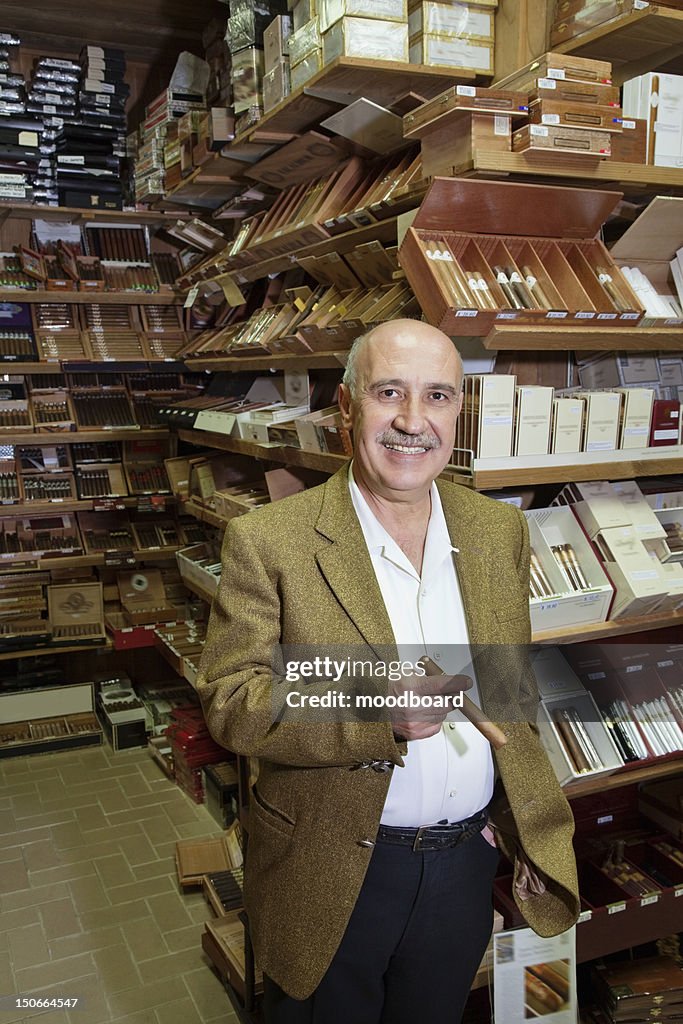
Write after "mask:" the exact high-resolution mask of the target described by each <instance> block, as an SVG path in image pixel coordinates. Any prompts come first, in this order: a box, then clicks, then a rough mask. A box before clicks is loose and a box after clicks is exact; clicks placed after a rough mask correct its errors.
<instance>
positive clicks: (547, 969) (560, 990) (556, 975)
mask: <svg viewBox="0 0 683 1024" xmlns="http://www.w3.org/2000/svg"><path fill="white" fill-rule="evenodd" d="M526 970H527V972H528V973H529V974H532V975H534V976H535V977H536V978H538V980H539V981H542V982H543V983H544V984H545V985H548V986H549V987H550V988H552V989H554V990H555V992H557V994H558V995H559V996H560V997H561V999H562V1000H563V1002H567V1000H568V999H569V979H568V978H565V977H563V976H562V975H561V974H560V972H559V971H557V970H555V969H554V968H553V967H551V966H550V964H535V965H534V966H533V967H527V969H526Z"/></svg>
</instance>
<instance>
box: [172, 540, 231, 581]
mask: <svg viewBox="0 0 683 1024" xmlns="http://www.w3.org/2000/svg"><path fill="white" fill-rule="evenodd" d="M176 558H177V560H178V568H179V569H180V575H181V577H182V578H183V579H184V580H187V581H188V584H190V585H191V584H192V583H195V584H198V585H199V586H200V587H201V588H202V589H203V590H205V591H206V592H207V593H209V594H215V593H216V590H217V589H218V581H219V580H220V576H221V564H222V563H221V553H220V550H219V547H218V545H217V544H212V543H211V542H210V541H207V542H206V543H203V544H192V545H191V546H190V547H187V548H181V549H180V551H178V552H176Z"/></svg>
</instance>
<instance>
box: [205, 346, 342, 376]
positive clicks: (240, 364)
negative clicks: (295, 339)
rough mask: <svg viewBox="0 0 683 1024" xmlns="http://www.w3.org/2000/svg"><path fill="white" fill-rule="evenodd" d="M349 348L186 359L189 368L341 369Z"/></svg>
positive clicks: (215, 370)
mask: <svg viewBox="0 0 683 1024" xmlns="http://www.w3.org/2000/svg"><path fill="white" fill-rule="evenodd" d="M347 355H348V350H344V351H343V352H310V353H308V354H307V355H305V354H303V353H302V354H301V355H295V354H294V353H292V354H291V355H286V356H269V355H263V356H212V357H211V358H208V359H191V358H188V359H186V360H185V365H186V366H187V368H188V370H212V371H214V372H218V371H219V370H224V371H225V372H226V373H239V371H240V370H300V369H301V370H320V369H326V368H333V369H339V368H340V367H343V366H345V365H346V357H347Z"/></svg>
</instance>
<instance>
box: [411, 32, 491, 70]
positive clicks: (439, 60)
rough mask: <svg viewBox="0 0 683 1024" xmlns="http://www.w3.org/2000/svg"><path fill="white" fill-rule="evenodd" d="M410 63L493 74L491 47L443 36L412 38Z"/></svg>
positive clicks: (486, 44) (485, 44)
mask: <svg viewBox="0 0 683 1024" xmlns="http://www.w3.org/2000/svg"><path fill="white" fill-rule="evenodd" d="M409 53H410V63H411V64H429V65H436V66H437V67H438V66H441V67H448V68H467V69H471V70H472V71H479V72H481V74H484V75H492V74H493V45H492V44H491V43H475V42H470V41H469V40H467V39H449V38H447V37H444V36H433V35H423V36H421V37H420V36H413V38H412V39H411V40H410V51H409Z"/></svg>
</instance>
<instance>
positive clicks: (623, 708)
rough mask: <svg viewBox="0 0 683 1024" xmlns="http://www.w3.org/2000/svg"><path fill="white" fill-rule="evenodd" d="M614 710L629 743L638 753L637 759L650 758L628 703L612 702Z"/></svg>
mask: <svg viewBox="0 0 683 1024" xmlns="http://www.w3.org/2000/svg"><path fill="white" fill-rule="evenodd" d="M612 709H613V713H614V717H615V719H616V721H617V722H618V723H619V725H620V727H621V728H622V729H623V731H624V732H625V733H626V736H627V737H628V741H629V743H630V744H631V746H632V747H633V750H634V751H635V753H636V759H637V760H641V759H643V758H646V757H649V751H648V749H647V747H646V746H645V743H644V741H643V739H642V737H641V735H640V731H639V730H638V727H637V725H636V724H635V722H634V721H632V719H631V717H630V711H629V708H628V705H627V704H626V701H623V700H615V701H613V702H612Z"/></svg>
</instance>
